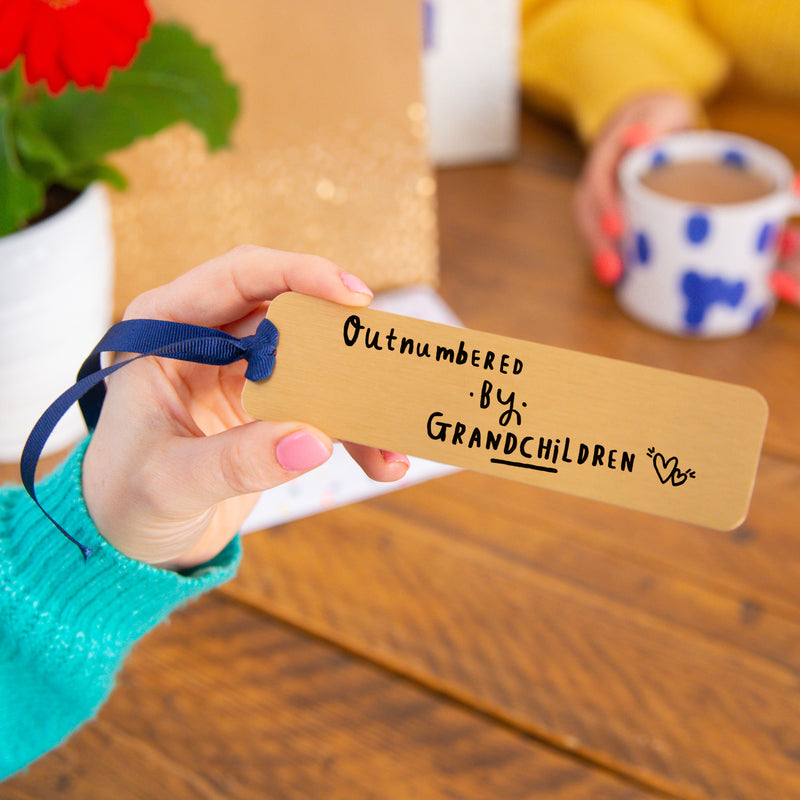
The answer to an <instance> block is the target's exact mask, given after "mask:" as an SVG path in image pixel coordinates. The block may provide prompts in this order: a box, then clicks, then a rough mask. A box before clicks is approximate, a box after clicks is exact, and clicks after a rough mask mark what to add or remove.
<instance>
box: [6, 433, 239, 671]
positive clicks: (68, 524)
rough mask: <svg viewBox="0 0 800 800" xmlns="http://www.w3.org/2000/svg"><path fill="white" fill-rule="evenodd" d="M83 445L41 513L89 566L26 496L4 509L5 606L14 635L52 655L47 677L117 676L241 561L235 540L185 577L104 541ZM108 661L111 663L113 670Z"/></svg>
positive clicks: (48, 487)
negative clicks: (128, 656)
mask: <svg viewBox="0 0 800 800" xmlns="http://www.w3.org/2000/svg"><path fill="white" fill-rule="evenodd" d="M88 442H89V440H88V438H87V439H86V440H84V441H83V442H82V443H81V444H80V445H79V446H78V447H77V448H76V449H75V450H74V452H73V453H72V454H71V455H70V457H69V458H68V459H67V460H66V461H65V462H64V463H63V464H62V465H61V466H60V467H59V468H58V469H57V470H56V471H55V472H54V473H53V474H52V475H50V476H49V477H48V478H46V479H45V480H43V481H42V482H41V483H40V484H39V485H38V486H37V496H38V497H39V500H40V502H41V503H42V506H43V507H44V508H46V509H47V510H48V511H49V512H50V513H52V514H53V515H54V516H55V517H56V518H57V519H58V521H59V523H60V524H61V525H62V526H63V527H64V529H65V530H67V531H69V532H70V534H71V535H72V536H74V537H75V538H76V539H78V540H79V541H81V542H82V543H84V544H86V545H89V546H91V547H93V548H96V549H95V552H94V555H92V556H91V557H90V558H89V559H88V560H87V561H86V562H84V561H83V559H82V557H81V554H80V552H79V551H78V549H77V548H76V547H75V546H74V545H73V544H72V543H71V542H69V541H68V540H67V539H66V538H65V537H64V536H62V535H61V534H60V533H59V531H58V530H56V529H55V528H54V527H53V526H52V525H51V524H50V522H49V521H48V520H46V519H45V518H44V517H43V515H42V514H41V512H40V510H39V509H38V508H36V507H35V505H34V504H33V503H32V501H31V500H30V498H28V496H27V494H26V493H25V492H24V491H23V490H22V489H16V488H14V489H6V490H4V494H3V496H2V501H0V578H2V584H1V586H0V589H2V590H5V591H4V592H0V594H1V593H4V594H5V599H4V600H3V601H2V602H0V607H3V608H4V611H5V612H6V613H8V614H11V615H13V616H12V619H16V620H17V622H18V623H19V625H15V628H16V629H17V630H21V631H27V632H30V634H31V635H32V636H34V637H36V638H37V639H38V640H40V641H38V642H37V647H39V648H41V649H42V650H43V651H46V653H47V655H48V659H49V660H50V669H59V670H61V669H70V668H71V665H72V666H74V667H75V668H77V669H79V670H81V671H83V672H84V674H85V671H86V670H87V669H91V670H93V669H95V668H96V669H98V670H99V672H106V671H107V670H108V669H109V668H111V669H113V668H114V667H113V666H112V664H116V663H118V661H119V659H120V658H121V657H122V655H124V653H125V651H127V649H128V648H129V647H130V646H131V645H132V644H133V643H134V642H135V641H136V640H137V639H139V638H140V637H141V636H143V635H144V634H145V633H146V632H147V631H148V630H150V629H151V628H153V627H154V626H155V625H157V624H158V623H159V622H161V621H162V620H163V619H165V618H166V617H167V616H168V615H169V614H170V612H172V611H173V610H174V609H175V608H177V607H178V606H180V605H182V604H183V603H185V602H186V601H188V600H190V599H192V598H194V597H197V596H198V595H200V594H202V593H204V592H206V591H208V590H209V589H211V588H213V587H215V586H219V585H220V584H222V583H224V582H225V581H227V580H229V579H230V578H232V577H233V576H234V574H235V572H236V569H237V566H238V563H239V559H240V546H239V542H238V539H234V540H233V541H232V542H231V543H230V544H229V545H228V546H227V547H226V548H225V550H223V551H222V552H221V553H220V554H219V555H218V556H217V557H216V558H215V559H213V560H212V561H209V562H208V563H206V564H203V565H201V566H198V567H196V568H195V569H193V570H192V571H190V572H188V573H177V572H172V571H169V570H162V569H158V568H156V567H151V566H148V565H147V564H143V563H141V562H138V561H133V560H131V559H129V558H127V557H125V556H124V555H122V554H121V553H119V552H118V551H116V550H115V549H114V548H113V547H112V546H111V545H110V544H108V542H106V541H105V539H103V537H102V536H101V535H100V534H99V533H98V531H97V529H96V528H95V526H94V524H93V523H92V521H91V518H90V517H89V514H88V511H87V509H86V506H85V504H84V501H83V496H82V493H81V468H82V463H83V456H84V453H85V452H86V447H87V445H88ZM109 662H111V663H109Z"/></svg>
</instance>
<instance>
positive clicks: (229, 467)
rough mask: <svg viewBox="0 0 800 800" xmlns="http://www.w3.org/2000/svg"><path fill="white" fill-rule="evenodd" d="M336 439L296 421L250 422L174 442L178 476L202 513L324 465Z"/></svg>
mask: <svg viewBox="0 0 800 800" xmlns="http://www.w3.org/2000/svg"><path fill="white" fill-rule="evenodd" d="M332 452H333V442H332V441H331V439H330V438H329V437H328V436H326V435H325V434H324V433H322V431H319V430H317V429H315V428H311V427H309V426H303V425H299V424H297V423H291V422H289V423H271V422H261V421H257V422H250V423H247V424H245V425H240V426H237V427H234V428H230V429H228V430H226V431H223V432H222V433H218V434H215V435H214V436H207V437H204V438H196V439H192V438H183V439H179V440H174V441H173V443H172V448H171V454H170V455H171V457H172V459H173V470H174V474H178V475H180V476H182V478H181V481H180V486H181V490H182V491H184V492H185V497H184V501H185V502H186V503H187V504H188V505H190V506H192V507H193V510H194V512H195V513H201V512H203V511H205V510H206V509H208V508H209V507H211V506H213V505H214V504H216V503H219V502H222V501H223V500H227V499H229V498H232V497H238V496H241V495H247V494H253V493H256V492H263V491H266V490H267V489H272V488H274V487H275V486H279V485H280V484H282V483H285V482H286V481H288V480H291V479H292V478H295V477H297V476H298V475H301V474H303V473H304V472H308V471H309V470H312V469H314V468H315V467H318V466H320V465H321V464H324V463H325V462H326V461H327V460H328V459H329V458H330V456H331V453H332Z"/></svg>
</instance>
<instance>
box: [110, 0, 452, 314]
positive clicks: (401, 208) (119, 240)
mask: <svg viewBox="0 0 800 800" xmlns="http://www.w3.org/2000/svg"><path fill="white" fill-rule="evenodd" d="M153 10H154V12H155V14H156V17H157V19H159V20H168V19H172V20H177V21H180V22H182V23H183V24H186V25H187V26H189V27H190V28H191V29H192V30H193V31H194V33H195V35H196V36H197V37H198V38H200V39H201V40H204V41H206V42H208V43H210V44H211V45H212V46H213V47H214V49H215V52H216V53H217V56H218V57H219V58H220V60H221V61H222V63H223V64H224V65H225V69H226V72H227V73H228V75H229V76H230V78H231V79H232V80H233V81H235V82H236V83H237V84H238V85H239V87H240V93H241V104H242V109H241V113H240V117H239V119H238V120H237V123H236V127H235V129H234V133H233V146H232V148H231V149H230V150H226V151H222V152H217V153H213V154H208V153H207V152H206V150H205V147H204V142H203V139H202V137H201V135H200V134H198V133H196V132H195V131H194V130H193V129H190V128H189V127H188V126H177V127H175V128H172V129H170V130H168V131H165V132H164V133H162V134H159V135H158V136H156V137H154V138H152V139H149V140H147V141H141V142H138V143H137V144H135V145H134V146H133V147H131V148H130V149H128V150H127V151H125V152H124V153H122V154H120V155H119V156H118V157H117V158H116V159H115V164H116V165H117V166H118V167H119V168H120V169H122V170H123V172H124V173H125V174H126V175H127V176H128V177H129V179H130V183H131V185H130V187H129V188H128V189H127V190H126V191H125V192H112V209H113V221H114V229H115V237H116V248H117V276H118V279H117V291H116V313H117V315H121V313H122V310H123V309H124V307H125V306H126V305H127V303H128V302H129V301H130V300H131V299H132V298H133V297H135V296H136V295H137V294H139V293H140V292H142V291H144V290H146V289H148V288H151V287H152V286H155V285H157V284H161V283H164V282H165V281H168V280H171V279H172V278H174V277H176V276H177V275H179V274H181V273H182V272H185V271H186V270H187V269H190V268H191V267H193V266H195V265H196V264H198V263H200V262H202V261H205V260H207V259H208V258H211V257H213V256H215V255H218V254H219V253H222V252H224V251H226V250H228V249H230V248H231V247H234V246H235V245H237V244H243V243H252V244H261V245H264V246H268V247H274V248H277V249H282V250H293V251H300V252H310V253H317V254H319V255H323V256H326V257H328V258H331V259H332V260H334V261H336V262H337V263H338V264H339V265H340V266H341V267H342V268H344V269H346V270H347V271H349V272H353V273H355V274H357V275H359V276H360V277H361V278H363V279H364V280H365V281H366V282H367V283H368V284H369V285H370V286H371V287H372V288H373V289H374V290H382V289H388V288H392V287H395V286H401V285H407V284H412V283H428V284H435V283H436V278H437V246H436V214H435V182H434V178H433V174H432V171H431V167H430V164H429V160H428V157H427V146H426V136H427V125H426V115H425V107H424V105H423V104H422V101H421V85H420V48H421V43H420V40H421V30H420V28H421V21H420V3H419V2H418V0H395V2H391V3H386V2H383V0H365V1H364V2H360V3H357V4H352V3H342V2H340V0H294V1H293V2H291V3H286V2H272V0H270V2H264V0H229V1H228V2H226V3H218V2H198V0H154V2H153Z"/></svg>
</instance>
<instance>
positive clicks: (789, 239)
mask: <svg viewBox="0 0 800 800" xmlns="http://www.w3.org/2000/svg"><path fill="white" fill-rule="evenodd" d="M799 215H800V172H799V173H798V174H797V175H796V176H795V179H794V183H793V184H792V198H791V203H790V206H789V216H790V217H791V216H799ZM793 232H794V235H792V233H793ZM783 237H784V238H783V242H782V247H781V250H782V251H783V252H782V253H781V255H782V256H784V257H786V256H787V255H789V254H791V253H795V252H797V251H798V248H800V233H798V232H797V231H796V230H795V229H794V228H790V227H788V226H787V227H786V228H785V230H784V232H783ZM770 288H771V289H772V291H773V293H774V294H775V296H776V297H777V298H778V300H781V301H783V302H784V303H788V304H789V305H793V306H798V307H800V277H798V276H797V275H795V274H793V273H791V272H789V271H787V270H785V269H781V268H780V267H777V268H776V269H774V270H773V272H772V274H771V275H770Z"/></svg>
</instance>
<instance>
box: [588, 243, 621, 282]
mask: <svg viewBox="0 0 800 800" xmlns="http://www.w3.org/2000/svg"><path fill="white" fill-rule="evenodd" d="M622 272H623V266H622V259H621V258H620V257H619V254H618V253H616V252H614V251H613V250H601V251H600V252H599V253H598V254H597V255H596V256H595V257H594V274H595V277H596V278H597V280H598V281H600V283H602V284H603V286H614V285H615V284H617V283H619V280H620V278H621V277H622Z"/></svg>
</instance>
